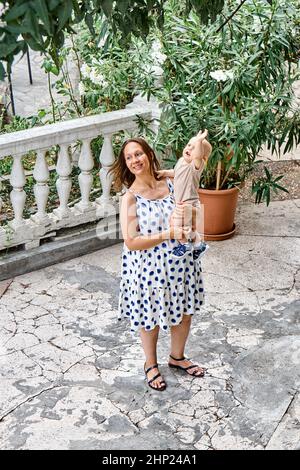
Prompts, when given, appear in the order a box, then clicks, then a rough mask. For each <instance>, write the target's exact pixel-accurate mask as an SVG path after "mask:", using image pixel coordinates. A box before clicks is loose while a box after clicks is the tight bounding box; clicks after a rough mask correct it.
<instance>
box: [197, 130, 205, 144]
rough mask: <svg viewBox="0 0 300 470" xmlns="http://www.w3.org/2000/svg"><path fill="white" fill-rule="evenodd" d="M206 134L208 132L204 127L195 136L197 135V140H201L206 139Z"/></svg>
mask: <svg viewBox="0 0 300 470" xmlns="http://www.w3.org/2000/svg"><path fill="white" fill-rule="evenodd" d="M207 134H208V131H207V129H204V131H203V132H202V131H199V132H198V134H197V135H196V137H197V139H198V140H201V141H202V142H203V140H204V139H206V137H207Z"/></svg>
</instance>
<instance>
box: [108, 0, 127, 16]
mask: <svg viewBox="0 0 300 470" xmlns="http://www.w3.org/2000/svg"><path fill="white" fill-rule="evenodd" d="M110 3H112V2H110ZM128 5H129V0H122V1H121V2H117V5H116V6H117V8H118V10H119V11H120V13H122V15H124V14H125V13H126V12H127V8H128Z"/></svg>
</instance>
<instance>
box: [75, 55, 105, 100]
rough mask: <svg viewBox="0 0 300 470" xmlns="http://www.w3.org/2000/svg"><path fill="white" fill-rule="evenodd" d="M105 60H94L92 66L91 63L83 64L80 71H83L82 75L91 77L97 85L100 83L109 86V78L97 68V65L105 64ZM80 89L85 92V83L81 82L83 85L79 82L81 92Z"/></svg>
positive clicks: (102, 85)
mask: <svg viewBox="0 0 300 470" xmlns="http://www.w3.org/2000/svg"><path fill="white" fill-rule="evenodd" d="M103 63H104V62H103V60H97V61H96V60H94V61H93V62H92V65H93V66H92V67H90V66H89V65H87V64H82V66H81V68H80V71H81V75H82V77H83V78H89V79H90V80H91V81H92V82H93V83H94V84H95V85H99V86H101V87H107V86H108V82H107V80H106V79H105V77H104V75H103V74H102V73H100V72H99V70H97V68H96V67H99V66H101V65H103ZM80 90H81V91H82V94H83V93H84V91H83V90H84V85H83V83H81V86H80V84H79V93H80Z"/></svg>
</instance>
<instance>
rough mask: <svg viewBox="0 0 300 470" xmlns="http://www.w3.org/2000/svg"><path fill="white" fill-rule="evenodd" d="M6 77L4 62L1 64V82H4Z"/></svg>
mask: <svg viewBox="0 0 300 470" xmlns="http://www.w3.org/2000/svg"><path fill="white" fill-rule="evenodd" d="M5 75H6V72H5V68H4V66H3V64H2V62H0V81H1V80H4V78H5Z"/></svg>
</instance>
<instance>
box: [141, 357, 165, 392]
mask: <svg viewBox="0 0 300 470" xmlns="http://www.w3.org/2000/svg"><path fill="white" fill-rule="evenodd" d="M145 365H146V363H145V364H144V371H145V376H146V380H147V383H148V385H149V387H150V388H153V390H158V391H159V392H163V391H164V390H166V388H167V385H166V382H165V381H164V380H162V381H161V382H160V384H161V385H162V386H161V387H153V386H152V385H151V384H152V382H153V381H154V380H156V379H157V378H158V377H162V375H161V373H160V372H159V373H158V374H156V375H155V376H154V377H153V379H151V380H148V377H147V374H148V372H150V370H152V369H157V368H158V365H157V364H154V366H151V367H148V369H147V370H146V369H145Z"/></svg>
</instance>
